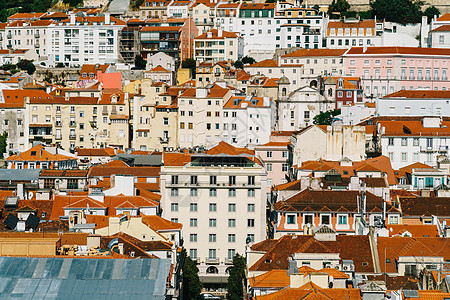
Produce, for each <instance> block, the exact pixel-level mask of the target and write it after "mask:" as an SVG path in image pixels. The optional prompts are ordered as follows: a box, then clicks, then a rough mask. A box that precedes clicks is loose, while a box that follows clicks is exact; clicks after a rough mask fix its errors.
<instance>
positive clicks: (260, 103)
mask: <svg viewBox="0 0 450 300" xmlns="http://www.w3.org/2000/svg"><path fill="white" fill-rule="evenodd" d="M245 99H246V97H231V98H230V99H229V100H228V101H227V103H225V105H224V106H223V108H234V109H237V108H241V109H246V108H247V107H270V102H269V103H268V104H269V105H268V106H264V97H253V98H252V99H251V100H250V101H248V100H245ZM235 101H237V105H234V104H235ZM244 103H246V104H247V106H246V107H243V104H244Z"/></svg>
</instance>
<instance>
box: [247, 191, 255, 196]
mask: <svg viewBox="0 0 450 300" xmlns="http://www.w3.org/2000/svg"><path fill="white" fill-rule="evenodd" d="M247 196H248V197H255V189H248V192H247Z"/></svg>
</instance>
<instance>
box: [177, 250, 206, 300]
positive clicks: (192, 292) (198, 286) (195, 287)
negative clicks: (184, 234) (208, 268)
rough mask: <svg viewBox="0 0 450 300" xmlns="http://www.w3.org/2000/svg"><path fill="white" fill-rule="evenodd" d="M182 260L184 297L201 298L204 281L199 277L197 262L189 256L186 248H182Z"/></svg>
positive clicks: (193, 299)
mask: <svg viewBox="0 0 450 300" xmlns="http://www.w3.org/2000/svg"><path fill="white" fill-rule="evenodd" d="M180 261H181V264H182V270H183V271H182V272H183V276H182V281H183V284H182V295H183V297H182V299H192V300H195V299H200V298H201V297H200V293H201V291H202V283H201V282H200V278H199V277H198V268H197V264H196V263H195V262H194V261H193V260H192V259H191V258H190V257H189V256H187V253H186V249H184V248H183V249H182V250H181V253H180Z"/></svg>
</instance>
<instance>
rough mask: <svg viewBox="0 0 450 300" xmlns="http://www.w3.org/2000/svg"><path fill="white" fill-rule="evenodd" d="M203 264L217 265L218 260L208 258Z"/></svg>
mask: <svg viewBox="0 0 450 300" xmlns="http://www.w3.org/2000/svg"><path fill="white" fill-rule="evenodd" d="M205 262H206V263H207V264H219V262H220V261H219V259H218V258H210V257H207V258H206V260H205Z"/></svg>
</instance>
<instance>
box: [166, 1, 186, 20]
mask: <svg viewBox="0 0 450 300" xmlns="http://www.w3.org/2000/svg"><path fill="white" fill-rule="evenodd" d="M190 3H191V2H190V1H180V0H172V1H170V3H169V5H167V17H168V18H187V17H188V14H189V4H190Z"/></svg>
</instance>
